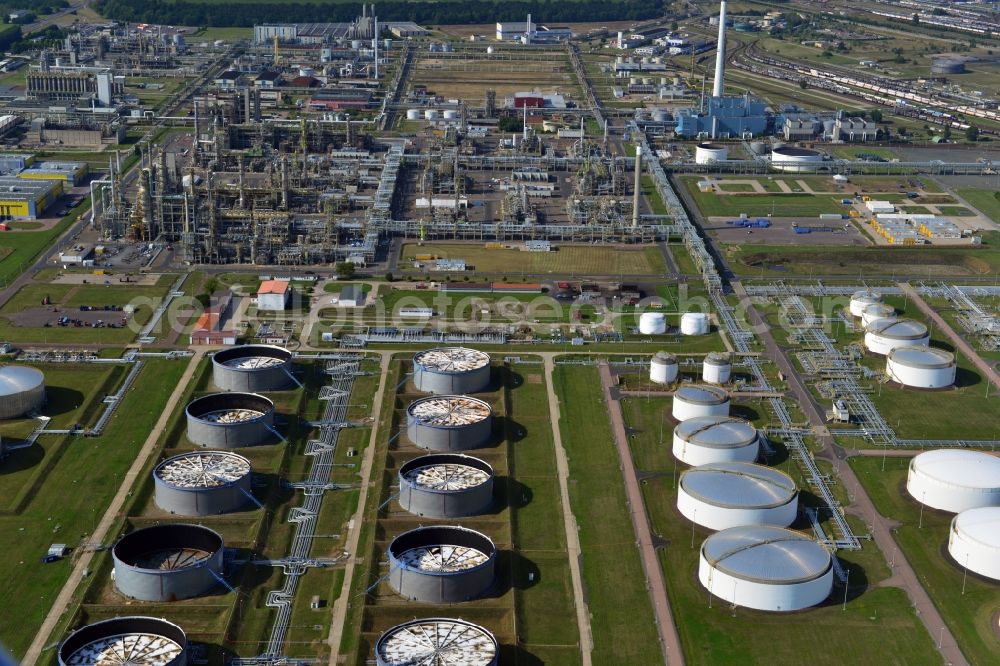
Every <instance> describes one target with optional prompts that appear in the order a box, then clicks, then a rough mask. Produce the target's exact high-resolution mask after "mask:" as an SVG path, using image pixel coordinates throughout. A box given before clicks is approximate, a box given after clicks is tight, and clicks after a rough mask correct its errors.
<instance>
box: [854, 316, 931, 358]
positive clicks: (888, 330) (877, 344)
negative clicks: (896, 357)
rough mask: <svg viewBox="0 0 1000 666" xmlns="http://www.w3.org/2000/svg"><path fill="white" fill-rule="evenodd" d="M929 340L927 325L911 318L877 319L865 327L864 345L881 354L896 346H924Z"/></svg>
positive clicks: (874, 352) (883, 354) (869, 349)
mask: <svg viewBox="0 0 1000 666" xmlns="http://www.w3.org/2000/svg"><path fill="white" fill-rule="evenodd" d="M930 341H931V334H930V331H928V330H927V327H926V326H924V325H923V324H921V323H920V322H919V321H915V320H913V319H879V320H877V321H873V322H872V323H871V326H869V327H868V328H866V329H865V347H867V349H868V351H870V352H872V353H873V354H881V355H882V356H885V355H886V354H888V353H889V352H891V351H892V350H893V349H895V348H896V347H926V346H927V345H929V344H930Z"/></svg>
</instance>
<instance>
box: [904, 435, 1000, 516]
mask: <svg viewBox="0 0 1000 666" xmlns="http://www.w3.org/2000/svg"><path fill="white" fill-rule="evenodd" d="M906 491H907V492H908V493H909V494H910V496H911V497H913V499H915V500H917V501H918V502H920V503H921V504H924V505H926V506H929V507H931V508H933V509H940V510H941V511H948V512H950V513H961V512H962V511H968V510H969V509H978V508H980V507H986V506H1000V458H997V457H996V456H991V455H990V454H988V453H983V452H981V451H967V450H963V449H936V450H933V451H925V452H924V453H921V454H920V455H918V456H916V457H914V458H913V460H911V461H910V467H909V471H908V472H907V475H906Z"/></svg>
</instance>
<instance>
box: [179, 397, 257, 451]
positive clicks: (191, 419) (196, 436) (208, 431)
mask: <svg viewBox="0 0 1000 666" xmlns="http://www.w3.org/2000/svg"><path fill="white" fill-rule="evenodd" d="M184 411H185V413H186V414H187V437H188V439H189V440H190V441H191V443H192V444H197V445H198V446H205V447H208V448H210V449H237V448H241V447H244V446H255V445H257V444H263V443H264V442H266V441H267V440H269V439H271V437H272V436H273V435H274V433H275V430H274V403H273V402H271V401H270V400H269V399H268V398H265V397H264V396H262V395H257V394H256V393H236V392H232V393H211V394H209V395H206V396H202V397H200V398H197V399H195V400H192V401H191V402H190V403H189V404H188V406H187V409H186V410H184Z"/></svg>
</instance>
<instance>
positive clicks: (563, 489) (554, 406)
mask: <svg viewBox="0 0 1000 666" xmlns="http://www.w3.org/2000/svg"><path fill="white" fill-rule="evenodd" d="M553 356H554V355H553V354H545V356H544V362H545V390H546V392H547V393H548V400H549V422H550V423H551V424H552V441H553V443H554V444H555V448H556V473H557V474H558V476H559V499H560V501H561V502H562V514H563V527H564V528H565V531H566V551H567V553H568V554H569V573H570V578H571V579H572V581H573V598H574V601H575V603H574V604H573V605H574V606H575V607H576V624H577V627H578V629H579V633H580V651H581V653H582V656H583V666H591V664H592V663H593V662H592V661H591V653H592V652H593V650H594V634H593V631H591V627H590V611H589V608H588V605H587V595H586V593H585V592H584V590H583V572H582V571H581V569H580V559H581V558H582V557H583V549H582V548H581V547H580V531H579V530H580V528H579V527H578V526H577V522H576V516H575V515H573V508H572V506H571V505H570V501H569V461H568V459H567V457H566V448H565V447H564V446H563V443H562V433H561V432H560V430H559V419H560V418H561V417H560V413H559V397H558V396H557V395H556V388H555V383H554V381H553V378H552V371H553V370H554V369H555V363H554V361H553Z"/></svg>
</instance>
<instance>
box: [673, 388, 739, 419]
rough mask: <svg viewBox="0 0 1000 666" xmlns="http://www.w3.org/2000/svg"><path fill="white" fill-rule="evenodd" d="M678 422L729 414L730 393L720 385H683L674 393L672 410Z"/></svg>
mask: <svg viewBox="0 0 1000 666" xmlns="http://www.w3.org/2000/svg"><path fill="white" fill-rule="evenodd" d="M670 414H671V416H673V417H674V420H676V421H678V422H682V421H687V420H688V419H693V418H698V417H720V421H725V420H727V419H725V418H722V417H728V416H729V393H728V392H727V391H726V390H725V389H722V388H719V387H718V386H707V385H702V386H699V385H689V386H682V387H680V388H679V389H677V391H676V392H675V393H674V400H673V406H672V408H671V412H670Z"/></svg>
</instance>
